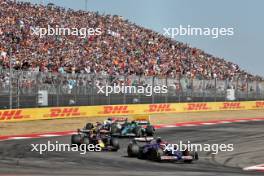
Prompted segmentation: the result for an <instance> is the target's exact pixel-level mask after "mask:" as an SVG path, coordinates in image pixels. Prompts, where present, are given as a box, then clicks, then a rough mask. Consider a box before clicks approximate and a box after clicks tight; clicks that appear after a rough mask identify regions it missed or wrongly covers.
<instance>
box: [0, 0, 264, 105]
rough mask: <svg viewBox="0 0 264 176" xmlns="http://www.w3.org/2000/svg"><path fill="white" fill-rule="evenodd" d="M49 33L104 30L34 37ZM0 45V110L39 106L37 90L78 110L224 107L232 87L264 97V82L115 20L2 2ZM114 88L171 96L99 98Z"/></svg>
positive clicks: (52, 102) (249, 95) (243, 95)
mask: <svg viewBox="0 0 264 176" xmlns="http://www.w3.org/2000/svg"><path fill="white" fill-rule="evenodd" d="M18 12H19V13H18ZM47 26H51V27H54V28H55V27H56V26H64V27H69V28H76V27H77V28H82V27H90V28H100V29H101V30H102V33H101V35H91V36H87V37H86V38H81V37H77V36H71V35H56V36H43V37H39V36H36V35H32V31H31V29H32V28H47ZM0 38H1V40H0V79H1V81H0V88H1V91H0V95H1V96H2V97H4V98H2V100H1V102H0V107H1V108H5V107H6V106H7V104H8V103H7V102H8V101H9V100H10V92H12V93H11V96H12V97H11V100H13V103H12V104H13V106H16V107H32V106H38V105H37V103H36V102H37V101H38V91H39V90H48V93H49V96H50V98H49V100H50V102H49V105H63V106H66V105H69V103H68V102H69V101H70V100H74V101H73V102H74V103H73V104H77V105H91V104H96V103H98V104H118V103H133V102H140V103H148V102H152V103H159V102H178V101H187V100H190V97H191V100H193V101H195V100H196V98H197V101H212V100H213V101H223V100H224V99H225V94H226V91H225V90H226V89H227V88H228V87H230V86H232V87H234V88H235V89H236V93H237V97H239V98H240V99H258V98H261V97H262V98H263V90H264V85H263V82H262V81H263V78H261V77H259V76H254V75H252V74H250V73H247V72H246V71H244V70H243V69H241V68H240V67H239V66H238V65H237V64H235V63H231V62H228V61H226V60H225V59H223V58H219V57H216V56H212V55H210V54H208V53H206V52H205V51H202V50H200V49H198V48H192V47H189V46H188V44H185V43H182V42H178V41H174V40H172V39H170V38H167V37H165V36H163V35H161V34H159V33H157V32H154V31H152V30H149V29H146V28H143V27H141V26H138V25H136V24H133V23H131V22H129V21H128V20H125V19H123V18H122V17H120V16H117V15H101V14H99V13H95V12H85V11H74V10H72V9H65V8H62V7H56V6H54V5H48V6H43V5H34V4H30V3H26V2H16V1H10V0H1V1H0ZM10 74H12V75H13V77H12V79H10V77H11V75H10ZM113 83H118V84H132V83H133V84H157V85H159V84H166V85H167V86H168V87H169V88H170V91H169V93H168V94H167V95H165V96H160V95H156V97H154V98H153V97H150V98H149V97H145V98H143V99H142V97H138V96H137V95H135V96H136V97H137V99H139V101H134V100H135V96H132V97H131V98H128V96H126V95H120V96H119V97H118V96H117V97H112V99H111V98H109V97H103V96H101V95H96V94H95V92H96V90H94V89H96V85H97V84H113ZM10 90H12V91H10ZM65 95H67V96H65ZM29 97H30V98H29ZM67 97H68V98H67ZM87 97H88V98H87ZM100 97H101V98H100ZM62 98H65V99H66V100H61V99H62ZM29 101H30V102H29Z"/></svg>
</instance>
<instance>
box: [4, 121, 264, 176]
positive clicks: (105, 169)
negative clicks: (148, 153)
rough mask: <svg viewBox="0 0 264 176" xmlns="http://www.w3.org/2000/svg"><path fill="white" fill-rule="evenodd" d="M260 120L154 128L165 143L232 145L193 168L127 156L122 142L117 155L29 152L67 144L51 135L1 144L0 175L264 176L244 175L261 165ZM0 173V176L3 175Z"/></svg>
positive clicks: (207, 155)
mask: <svg viewBox="0 0 264 176" xmlns="http://www.w3.org/2000/svg"><path fill="white" fill-rule="evenodd" d="M263 126H264V122H247V123H232V124H222V125H207V126H199V127H177V128H166V129H165V128H164V129H159V130H157V136H160V137H162V138H164V139H166V140H167V141H169V142H172V143H177V142H178V141H179V140H183V141H187V140H189V141H191V142H192V143H202V144H203V143H209V144H213V143H217V144H221V143H224V144H228V143H231V144H234V151H233V152H220V153H218V154H217V155H212V154H210V153H206V152H200V153H199V155H200V160H199V161H196V162H194V163H192V164H186V163H156V162H152V161H147V160H139V159H136V158H128V157H127V156H126V155H127V154H126V147H127V144H128V141H129V139H120V143H121V150H119V151H118V152H89V153H87V154H85V155H80V154H79V152H48V153H45V154H43V155H40V154H39V153H37V152H31V149H32V147H31V145H30V144H32V143H39V144H42V143H47V141H48V140H50V141H51V142H52V143H55V141H58V142H59V143H69V142H70V137H69V136H64V137H55V138H54V137H53V138H41V139H27V140H14V141H2V142H0V173H1V174H2V175H4V174H5V175H8V174H10V175H11V174H12V175H14V174H15V175H19V174H26V175H29V174H32V175H36V174H37V175H98V176H100V175H117V176H119V175H139V176H141V175H145V176H155V175H159V176H160V175H162V176H166V175H179V176H190V175H202V176H207V175H210V176H211V175H219V176H220V175H221V176H224V175H264V174H263V172H252V171H243V170H242V168H243V167H247V166H252V165H257V164H263V163H264V150H263V149H264V147H263V146H264V140H263V139H264V133H263V132H264V128H263ZM1 174H0V175H1Z"/></svg>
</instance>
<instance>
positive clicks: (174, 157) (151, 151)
mask: <svg viewBox="0 0 264 176" xmlns="http://www.w3.org/2000/svg"><path fill="white" fill-rule="evenodd" d="M140 142H143V143H144V144H143V145H140V144H139V143H140ZM164 144H168V143H167V142H165V141H163V140H161V138H156V139H154V138H135V139H134V140H132V141H131V142H130V143H129V145H128V147H127V154H128V156H129V157H137V158H139V159H148V160H152V161H183V162H185V163H191V162H192V161H194V160H198V153H197V152H189V151H188V150H185V151H176V152H175V151H172V150H170V151H168V150H164V147H165V145H164Z"/></svg>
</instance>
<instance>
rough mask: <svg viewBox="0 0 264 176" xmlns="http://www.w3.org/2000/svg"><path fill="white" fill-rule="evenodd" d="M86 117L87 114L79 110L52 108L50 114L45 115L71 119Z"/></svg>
mask: <svg viewBox="0 0 264 176" xmlns="http://www.w3.org/2000/svg"><path fill="white" fill-rule="evenodd" d="M80 115H85V113H80V109H79V108H52V109H50V114H48V115H45V117H71V116H80Z"/></svg>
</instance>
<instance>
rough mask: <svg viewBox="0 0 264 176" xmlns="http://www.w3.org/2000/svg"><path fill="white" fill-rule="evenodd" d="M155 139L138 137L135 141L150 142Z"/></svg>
mask: <svg viewBox="0 0 264 176" xmlns="http://www.w3.org/2000/svg"><path fill="white" fill-rule="evenodd" d="M153 139H154V137H138V138H134V141H136V142H150V141H152V140H153Z"/></svg>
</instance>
